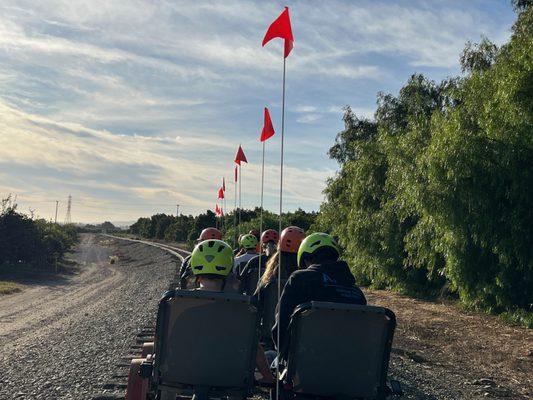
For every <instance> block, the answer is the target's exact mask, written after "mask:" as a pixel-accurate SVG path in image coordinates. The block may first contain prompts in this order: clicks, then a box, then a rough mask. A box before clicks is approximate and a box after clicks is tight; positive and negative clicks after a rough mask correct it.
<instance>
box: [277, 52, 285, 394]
mask: <svg viewBox="0 0 533 400" xmlns="http://www.w3.org/2000/svg"><path fill="white" fill-rule="evenodd" d="M285 61H286V57H285V54H283V84H282V87H283V91H282V96H281V155H280V181H279V231H278V232H279V233H280V234H281V230H282V221H281V218H282V214H283V150H284V138H285V64H286V62H285ZM281 259H282V257H281V254H280V257H279V259H278V304H279V299H280V298H281ZM276 339H277V340H276V342H277V346H278V352H279V340H280V327H279V321H278V329H277V332H276ZM278 354H279V353H278ZM278 361H279V360H278ZM276 400H279V362H278V363H276Z"/></svg>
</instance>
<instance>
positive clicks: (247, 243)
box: [239, 234, 259, 249]
mask: <svg viewBox="0 0 533 400" xmlns="http://www.w3.org/2000/svg"><path fill="white" fill-rule="evenodd" d="M258 243H259V241H258V240H257V238H256V237H255V236H254V235H251V234H248V235H244V236H243V237H242V238H241V240H240V242H239V244H240V245H241V247H242V248H244V249H255V248H256V247H257V244H258Z"/></svg>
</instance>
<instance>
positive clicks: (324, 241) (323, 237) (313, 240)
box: [297, 232, 340, 268]
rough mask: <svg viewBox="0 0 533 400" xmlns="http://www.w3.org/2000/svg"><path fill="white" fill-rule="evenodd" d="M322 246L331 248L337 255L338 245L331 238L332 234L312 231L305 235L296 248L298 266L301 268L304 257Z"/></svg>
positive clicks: (338, 252)
mask: <svg viewBox="0 0 533 400" xmlns="http://www.w3.org/2000/svg"><path fill="white" fill-rule="evenodd" d="M323 248H330V249H333V250H334V251H335V252H336V253H337V257H338V256H339V254H340V251H339V247H338V246H337V243H336V242H335V239H333V236H331V235H328V234H327V233H322V232H317V233H312V234H310V235H309V236H307V237H306V238H305V239H304V240H303V241H302V243H301V244H300V247H299V248H298V258H297V262H298V266H299V267H300V268H303V267H304V261H305V259H306V258H307V257H308V256H310V255H311V254H314V253H315V252H316V251H317V250H318V249H323Z"/></svg>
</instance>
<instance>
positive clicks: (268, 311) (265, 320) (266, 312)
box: [261, 279, 287, 340]
mask: <svg viewBox="0 0 533 400" xmlns="http://www.w3.org/2000/svg"><path fill="white" fill-rule="evenodd" d="M286 283H287V279H281V291H283V288H284V287H285V284H286ZM262 295H263V296H265V297H264V299H263V310H262V320H261V338H262V339H264V340H267V339H270V338H271V336H272V327H273V326H274V323H275V322H276V306H277V305H278V284H277V280H276V282H274V284H272V285H269V286H267V288H266V289H265V290H264V291H263V292H262Z"/></svg>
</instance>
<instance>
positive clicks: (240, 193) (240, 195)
mask: <svg viewBox="0 0 533 400" xmlns="http://www.w3.org/2000/svg"><path fill="white" fill-rule="evenodd" d="M241 209H242V168H241V164H240V163H239V235H240V234H241Z"/></svg>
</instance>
